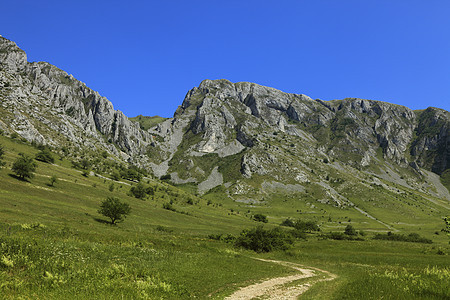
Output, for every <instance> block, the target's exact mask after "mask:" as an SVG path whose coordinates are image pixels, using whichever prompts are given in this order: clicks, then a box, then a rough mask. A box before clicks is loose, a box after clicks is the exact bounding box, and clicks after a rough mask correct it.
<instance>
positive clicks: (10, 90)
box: [0, 37, 152, 163]
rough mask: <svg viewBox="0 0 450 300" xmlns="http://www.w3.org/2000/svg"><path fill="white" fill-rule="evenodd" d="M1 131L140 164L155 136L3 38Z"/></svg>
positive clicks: (0, 44) (0, 46) (0, 50)
mask: <svg viewBox="0 0 450 300" xmlns="http://www.w3.org/2000/svg"><path fill="white" fill-rule="evenodd" d="M0 87H1V89H0V99H1V108H0V112H1V120H0V129H2V130H3V131H5V132H16V133H17V134H19V135H20V136H22V137H23V138H24V139H26V140H27V141H29V142H36V143H39V144H46V145H50V146H54V147H62V146H67V147H74V148H78V147H80V145H83V146H85V147H87V148H91V149H106V150H107V151H109V152H111V153H114V154H116V155H119V156H120V157H121V158H123V159H125V160H130V161H134V162H135V163H137V162H138V159H137V157H139V156H140V155H142V154H143V153H144V152H145V147H146V145H148V144H149V143H151V142H152V139H151V136H150V135H149V134H148V133H147V132H145V131H144V130H141V129H140V127H139V125H138V124H136V123H135V122H131V121H130V120H128V118H127V117H126V116H125V115H124V114H123V113H122V112H121V111H116V110H114V107H113V105H112V103H111V102H110V101H108V100H107V99H106V98H105V97H102V96H100V94H99V93H97V92H95V91H93V90H91V89H90V88H88V87H87V86H86V85H85V84H84V83H83V82H80V81H78V80H76V79H75V78H74V77H73V76H72V75H69V74H67V73H66V72H64V71H62V70H60V69H58V68H57V67H55V66H53V65H51V64H49V63H46V62H32V63H30V62H27V56H26V53H25V52H24V51H23V50H21V49H20V48H18V47H17V45H16V44H15V43H14V42H12V41H9V40H7V39H5V38H3V37H0Z"/></svg>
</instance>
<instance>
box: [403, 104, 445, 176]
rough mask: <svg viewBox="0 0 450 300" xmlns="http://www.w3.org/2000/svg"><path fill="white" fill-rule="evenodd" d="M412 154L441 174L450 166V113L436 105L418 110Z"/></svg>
mask: <svg viewBox="0 0 450 300" xmlns="http://www.w3.org/2000/svg"><path fill="white" fill-rule="evenodd" d="M418 119H419V121H418V124H417V127H416V128H415V135H416V138H415V139H414V140H413V141H412V146H411V155H412V156H413V157H414V158H416V160H417V163H418V164H419V165H420V166H421V167H424V168H427V169H429V170H431V171H433V172H434V173H436V174H441V173H442V172H443V171H445V170H446V169H448V168H450V113H449V112H448V111H445V110H443V109H438V108H434V107H430V108H427V109H426V110H424V111H422V112H418Z"/></svg>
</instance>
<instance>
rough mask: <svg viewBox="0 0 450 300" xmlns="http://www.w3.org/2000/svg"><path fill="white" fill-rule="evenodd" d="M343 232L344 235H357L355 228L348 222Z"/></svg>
mask: <svg viewBox="0 0 450 300" xmlns="http://www.w3.org/2000/svg"><path fill="white" fill-rule="evenodd" d="M344 233H345V234H346V235H358V233H357V232H356V230H355V228H353V226H352V225H350V224H348V225H347V227H345V230H344Z"/></svg>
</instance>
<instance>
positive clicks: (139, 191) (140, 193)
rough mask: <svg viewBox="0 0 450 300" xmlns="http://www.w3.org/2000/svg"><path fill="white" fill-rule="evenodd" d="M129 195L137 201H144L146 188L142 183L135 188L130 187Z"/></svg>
mask: <svg viewBox="0 0 450 300" xmlns="http://www.w3.org/2000/svg"><path fill="white" fill-rule="evenodd" d="M130 194H131V195H132V196H134V197H136V198H138V199H144V198H145V196H146V194H147V193H146V188H145V187H144V185H143V184H142V183H140V182H139V183H138V184H137V185H136V186H132V187H131V189H130Z"/></svg>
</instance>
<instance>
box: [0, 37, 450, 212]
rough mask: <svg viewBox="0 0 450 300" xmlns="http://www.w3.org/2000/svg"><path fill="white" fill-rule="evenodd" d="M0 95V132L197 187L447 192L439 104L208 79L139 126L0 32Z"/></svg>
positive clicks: (448, 140) (243, 194) (233, 194)
mask: <svg viewBox="0 0 450 300" xmlns="http://www.w3.org/2000/svg"><path fill="white" fill-rule="evenodd" d="M0 101H1V106H0V110H1V114H2V117H1V119H0V129H2V130H3V131H4V132H6V133H13V132H16V133H17V134H19V135H20V136H22V137H23V138H25V139H26V140H28V141H30V142H31V141H34V142H36V143H41V144H48V145H51V146H53V147H55V148H58V147H62V146H65V145H67V144H70V145H73V146H74V147H75V148H76V147H85V148H91V149H97V150H103V149H106V150H107V151H108V152H110V153H112V154H114V155H116V156H118V157H119V158H120V159H122V160H124V161H128V162H130V163H133V164H136V165H139V166H141V167H145V168H148V169H151V170H152V172H153V174H154V175H155V176H157V177H160V176H163V175H170V177H171V180H172V182H173V183H176V184H195V185H196V186H197V188H198V191H199V192H200V193H206V192H208V191H211V190H214V189H217V188H219V189H223V190H224V193H225V194H226V195H227V196H228V197H230V198H232V199H233V200H236V201H248V199H250V198H251V199H253V200H254V199H264V195H266V194H267V193H270V192H273V191H276V190H284V191H295V192H305V191H307V190H308V186H311V185H314V186H315V187H317V188H316V190H320V193H319V192H318V193H319V194H320V195H318V198H319V200H321V201H325V202H326V201H331V202H332V203H334V204H339V205H341V204H343V203H347V204H351V201H350V200H349V199H348V193H349V192H348V191H347V190H348V189H349V187H348V186H346V185H345V184H342V182H343V181H342V180H344V178H345V180H347V182H348V183H349V185H350V183H356V182H358V184H360V183H361V184H365V185H371V184H380V185H385V186H386V188H387V189H393V187H392V186H389V184H390V183H392V184H393V185H401V186H404V187H407V188H410V189H412V190H419V191H422V192H424V193H429V194H436V195H439V196H440V197H443V198H449V196H448V192H447V194H446V193H445V191H444V190H445V188H444V190H443V189H442V186H439V187H438V186H437V185H439V180H438V181H436V180H431V179H432V178H435V177H433V176H437V175H441V174H443V173H444V172H445V171H446V170H447V169H449V168H450V165H449V159H450V147H449V144H450V125H449V124H450V113H449V112H447V111H445V110H442V109H437V108H428V109H426V110H424V111H412V110H410V109H409V108H406V107H403V106H399V105H395V104H390V103H386V102H381V101H374V100H365V99H356V98H349V99H343V100H332V101H323V100H319V99H316V100H313V99H312V98H310V97H308V96H306V95H302V94H289V93H284V92H281V91H279V90H276V89H274V88H269V87H264V86H261V85H258V84H255V83H249V82H239V83H231V82H230V81H228V80H223V79H222V80H204V81H203V82H202V83H201V84H200V85H199V87H195V88H193V89H191V90H190V91H189V92H188V93H187V94H186V97H185V99H184V101H183V102H182V105H181V106H180V107H179V108H178V109H177V111H176V112H175V114H174V117H173V118H169V119H166V120H165V119H163V118H158V121H157V122H155V124H156V125H154V126H153V125H152V127H150V128H149V129H147V128H144V127H143V126H140V124H139V123H138V122H133V121H130V120H129V119H128V118H127V117H126V116H125V115H124V114H123V113H122V112H120V111H116V110H114V108H113V105H112V104H111V102H109V101H108V100H107V99H106V98H104V97H102V96H100V95H99V94H98V93H97V92H95V91H93V90H91V89H89V88H88V87H86V85H85V84H84V83H82V82H80V81H78V80H76V79H75V78H73V76H72V75H69V74H67V73H66V72H64V71H62V70H60V69H58V68H56V67H55V66H52V65H50V64H48V63H45V62H33V63H30V62H27V58H26V54H25V52H24V51H22V50H21V49H20V48H18V47H17V45H16V44H15V43H14V42H11V41H9V40H7V39H5V38H3V37H0ZM428 171H432V172H434V173H435V174H437V175H434V174H431V173H430V172H428ZM430 176H431V177H430ZM386 184H388V185H386ZM442 191H444V192H442ZM253 200H252V201H253ZM255 201H256V200H255Z"/></svg>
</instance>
